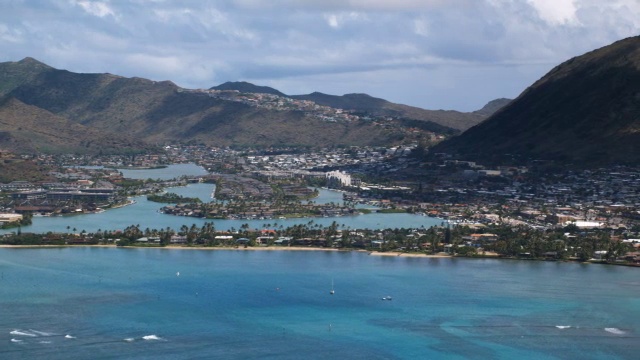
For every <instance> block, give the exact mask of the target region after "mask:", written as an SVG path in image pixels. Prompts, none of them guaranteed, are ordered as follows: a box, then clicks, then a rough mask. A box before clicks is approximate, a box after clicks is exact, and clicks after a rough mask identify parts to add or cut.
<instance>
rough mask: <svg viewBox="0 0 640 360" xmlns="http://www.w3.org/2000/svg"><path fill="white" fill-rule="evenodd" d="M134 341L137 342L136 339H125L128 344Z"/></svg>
mask: <svg viewBox="0 0 640 360" xmlns="http://www.w3.org/2000/svg"><path fill="white" fill-rule="evenodd" d="M133 340H135V339H134V338H126V339H124V341H126V342H132V341H133Z"/></svg>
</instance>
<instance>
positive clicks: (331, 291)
mask: <svg viewBox="0 0 640 360" xmlns="http://www.w3.org/2000/svg"><path fill="white" fill-rule="evenodd" d="M334 293H335V291H334V290H333V278H331V290H330V291H329V294H331V295H333V294H334Z"/></svg>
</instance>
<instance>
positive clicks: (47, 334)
mask: <svg viewBox="0 0 640 360" xmlns="http://www.w3.org/2000/svg"><path fill="white" fill-rule="evenodd" d="M29 331H31V333H32V334H36V335H40V336H55V335H56V334H54V333H48V332H44V331H38V330H33V329H29Z"/></svg>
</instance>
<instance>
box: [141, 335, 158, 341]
mask: <svg viewBox="0 0 640 360" xmlns="http://www.w3.org/2000/svg"><path fill="white" fill-rule="evenodd" d="M142 338H143V339H144V340H163V339H162V338H161V337H159V336H157V335H147V336H143V337H142Z"/></svg>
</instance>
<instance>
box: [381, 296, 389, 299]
mask: <svg viewBox="0 0 640 360" xmlns="http://www.w3.org/2000/svg"><path fill="white" fill-rule="evenodd" d="M391 299H392V297H391V296H385V297H383V298H382V299H381V300H391Z"/></svg>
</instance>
